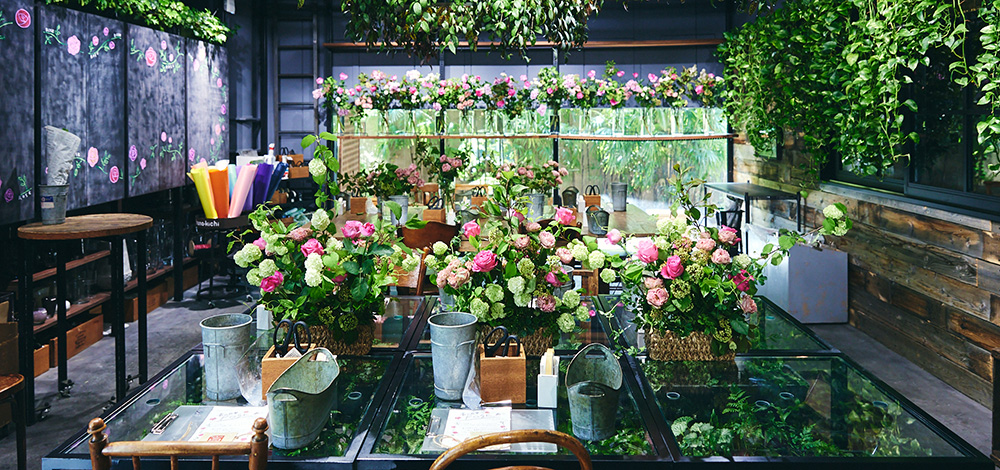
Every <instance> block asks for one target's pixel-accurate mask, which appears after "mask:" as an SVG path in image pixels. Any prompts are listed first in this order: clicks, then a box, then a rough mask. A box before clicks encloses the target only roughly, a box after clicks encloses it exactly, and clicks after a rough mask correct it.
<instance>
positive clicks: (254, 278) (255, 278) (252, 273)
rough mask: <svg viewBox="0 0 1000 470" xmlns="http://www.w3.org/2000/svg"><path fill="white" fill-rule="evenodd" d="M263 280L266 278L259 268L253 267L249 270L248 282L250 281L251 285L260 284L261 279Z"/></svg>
mask: <svg viewBox="0 0 1000 470" xmlns="http://www.w3.org/2000/svg"><path fill="white" fill-rule="evenodd" d="M262 280H264V276H261V275H260V270H259V269H257V268H253V269H251V270H249V271H247V282H249V283H250V285H251V286H259V285H260V281H262Z"/></svg>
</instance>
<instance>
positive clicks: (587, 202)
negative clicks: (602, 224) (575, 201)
mask: <svg viewBox="0 0 1000 470" xmlns="http://www.w3.org/2000/svg"><path fill="white" fill-rule="evenodd" d="M590 206H597V207H601V195H600V194H584V195H583V207H584V209H586V208H588V207H590Z"/></svg>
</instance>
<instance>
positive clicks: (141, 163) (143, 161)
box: [139, 158, 146, 170]
mask: <svg viewBox="0 0 1000 470" xmlns="http://www.w3.org/2000/svg"><path fill="white" fill-rule="evenodd" d="M139 168H140V169H143V170H145V169H146V159H145V158H141V159H139Z"/></svg>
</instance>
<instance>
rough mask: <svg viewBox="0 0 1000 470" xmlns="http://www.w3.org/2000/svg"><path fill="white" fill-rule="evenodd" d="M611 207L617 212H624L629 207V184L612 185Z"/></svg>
mask: <svg viewBox="0 0 1000 470" xmlns="http://www.w3.org/2000/svg"><path fill="white" fill-rule="evenodd" d="M611 205H612V208H613V209H614V211H615V212H624V211H625V208H626V206H627V205H628V183H611Z"/></svg>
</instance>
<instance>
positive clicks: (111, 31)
mask: <svg viewBox="0 0 1000 470" xmlns="http://www.w3.org/2000/svg"><path fill="white" fill-rule="evenodd" d="M38 11H39V21H38V25H39V27H40V28H42V42H41V45H40V48H41V50H40V51H39V52H40V54H39V58H40V60H41V64H40V65H41V66H40V68H39V70H40V71H41V77H40V81H39V82H40V83H41V90H40V93H41V103H42V106H41V110H40V111H41V122H42V125H49V126H54V127H58V128H62V129H66V130H68V131H70V132H72V133H74V134H76V135H77V136H79V137H80V139H81V144H80V154H79V155H77V157H76V159H75V160H74V161H73V169H72V171H70V190H69V197H68V200H67V207H68V208H69V209H78V208H81V207H87V206H89V205H93V204H100V203H104V202H108V201H113V200H117V199H121V198H123V197H125V182H124V178H123V176H124V174H125V173H124V171H125V166H124V163H125V140H124V134H125V95H124V93H122V89H123V88H124V86H123V85H124V74H123V70H122V66H123V65H124V62H123V61H124V58H125V48H124V47H122V46H123V45H124V42H123V39H122V37H123V29H124V24H123V23H121V22H119V21H114V20H110V19H106V18H102V17H99V16H95V15H89V14H86V13H81V12H77V11H74V10H67V9H65V8H59V7H46V6H43V7H39V10H38ZM43 158H44V155H43ZM43 164H44V160H43Z"/></svg>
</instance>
